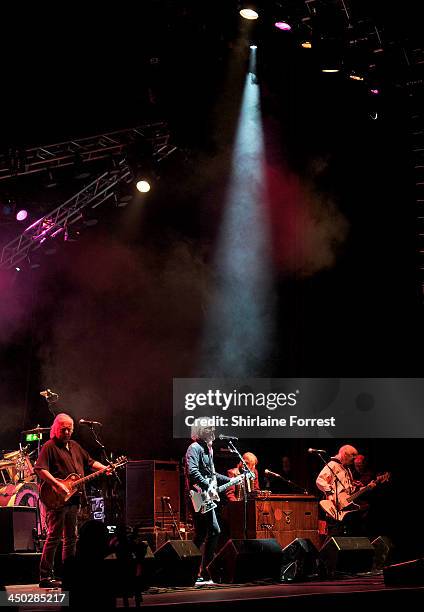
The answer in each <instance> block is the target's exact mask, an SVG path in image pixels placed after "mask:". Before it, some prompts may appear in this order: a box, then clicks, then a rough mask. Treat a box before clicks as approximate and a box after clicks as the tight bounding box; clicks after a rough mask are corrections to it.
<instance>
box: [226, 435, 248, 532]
mask: <svg viewBox="0 0 424 612" xmlns="http://www.w3.org/2000/svg"><path fill="white" fill-rule="evenodd" d="M227 444H228V446H229V447H230V449H231V450H232V452H233V453H235V454H236V455H237V456H238V458H239V459H240V463H242V465H243V467H244V473H245V475H246V474H247V473H249V474H250V475H251V476H253V477H255V474H254V473H253V472H252V471H251V470H249V468H248V467H247V463H246V461H245V460H244V459H243V457H242V456H241V454H240V453H239V451H238V450H237V448H236V447H235V446H234V444H233V442H232V440H227ZM243 480H244V482H243V485H244V486H243V491H244V495H243V535H244V539H245V540H247V491H246V489H247V487H246V479H245V478H244V479H243Z"/></svg>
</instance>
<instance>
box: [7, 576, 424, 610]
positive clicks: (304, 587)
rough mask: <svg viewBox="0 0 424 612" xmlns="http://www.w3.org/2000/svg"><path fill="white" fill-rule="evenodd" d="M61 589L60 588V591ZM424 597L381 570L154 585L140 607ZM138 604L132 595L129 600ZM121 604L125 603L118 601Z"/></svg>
mask: <svg viewBox="0 0 424 612" xmlns="http://www.w3.org/2000/svg"><path fill="white" fill-rule="evenodd" d="M6 591H7V593H8V594H9V593H12V592H13V593H43V592H54V591H47V590H46V589H40V588H38V586H37V585H34V584H33V585H15V586H13V585H10V586H7V587H6ZM57 592H59V591H57ZM421 600H423V601H424V585H423V586H421V587H417V586H414V587H412V586H405V587H389V586H386V585H385V584H384V582H383V576H382V575H381V574H373V575H369V574H367V575H363V576H355V577H346V578H343V579H339V580H327V581H314V582H298V583H291V584H254V585H253V584H240V585H208V586H195V587H184V588H182V587H181V588H172V589H171V588H155V587H154V588H151V589H149V590H148V591H147V592H146V593H144V594H143V602H142V607H143V608H144V609H146V608H154V607H156V606H159V607H160V609H161V610H189V609H193V610H196V609H200V607H201V608H202V609H207V610H208V611H209V610H224V609H229V608H230V607H231V609H232V610H241V609H244V610H246V609H247V610H258V609H259V607H260V608H261V609H264V610H277V609H278V610H281V609H282V608H283V607H284V610H285V611H287V610H299V609H302V608H303V607H304V608H305V609H306V607H308V609H310V606H312V605H315V606H322V605H338V606H343V609H344V610H345V609H346V606H350V605H352V606H356V605H383V604H384V605H386V604H389V603H390V604H391V605H396V604H401V605H405V604H408V603H411V602H417V601H421ZM129 604H130V607H134V606H135V603H134V599H130V601H129ZM117 607H124V602H123V600H122V599H118V602H117ZM55 609H60V608H59V606H58V607H56V606H49V607H42V606H35V605H27V606H25V610H55Z"/></svg>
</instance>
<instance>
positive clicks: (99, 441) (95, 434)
mask: <svg viewBox="0 0 424 612" xmlns="http://www.w3.org/2000/svg"><path fill="white" fill-rule="evenodd" d="M89 427H90V431H91V433H92V435H93V438H94V441H95V442H96V444H97V446H99V447H100V448H101V452H102V455H103V459H104V461H105V463H107V465H112V463H113V462H112V461H111V460H110V459H109V457H108V455H107V453H106V448H105V445H104V444H103V443H102V441H101V440H100V437H99V433H98V432H97V431H96V430H95V428H94V424H93V423H91V424H90V425H89ZM112 473H113V475H114V477H115V481H116V482H117V483H118V484H119V486H121V485H122V481H121V479H120V478H119V476H118V473H117V472H116V470H115V469H112ZM108 489H109V491H108V492H109V493H110V492H111V491H110V487H108ZM110 497H111V498H112V500H113V499H114V498H116V495H111V496H110ZM111 510H112V515H113V518H114V519H115V518H117V512H116V510H117V509H115V508H114V507H113V503H112V504H111Z"/></svg>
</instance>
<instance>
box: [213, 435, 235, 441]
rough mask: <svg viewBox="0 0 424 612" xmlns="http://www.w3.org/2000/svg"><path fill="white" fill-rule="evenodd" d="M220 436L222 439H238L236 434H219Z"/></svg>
mask: <svg viewBox="0 0 424 612" xmlns="http://www.w3.org/2000/svg"><path fill="white" fill-rule="evenodd" d="M218 438H219V439H220V440H238V438H236V437H235V436H224V434H219V436H218Z"/></svg>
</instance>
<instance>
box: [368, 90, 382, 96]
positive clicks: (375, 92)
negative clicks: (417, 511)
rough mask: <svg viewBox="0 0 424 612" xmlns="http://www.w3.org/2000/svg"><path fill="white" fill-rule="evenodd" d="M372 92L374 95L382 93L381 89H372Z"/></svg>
mask: <svg viewBox="0 0 424 612" xmlns="http://www.w3.org/2000/svg"><path fill="white" fill-rule="evenodd" d="M370 92H371V93H372V94H373V95H374V96H378V94H379V93H380V90H379V89H370Z"/></svg>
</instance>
